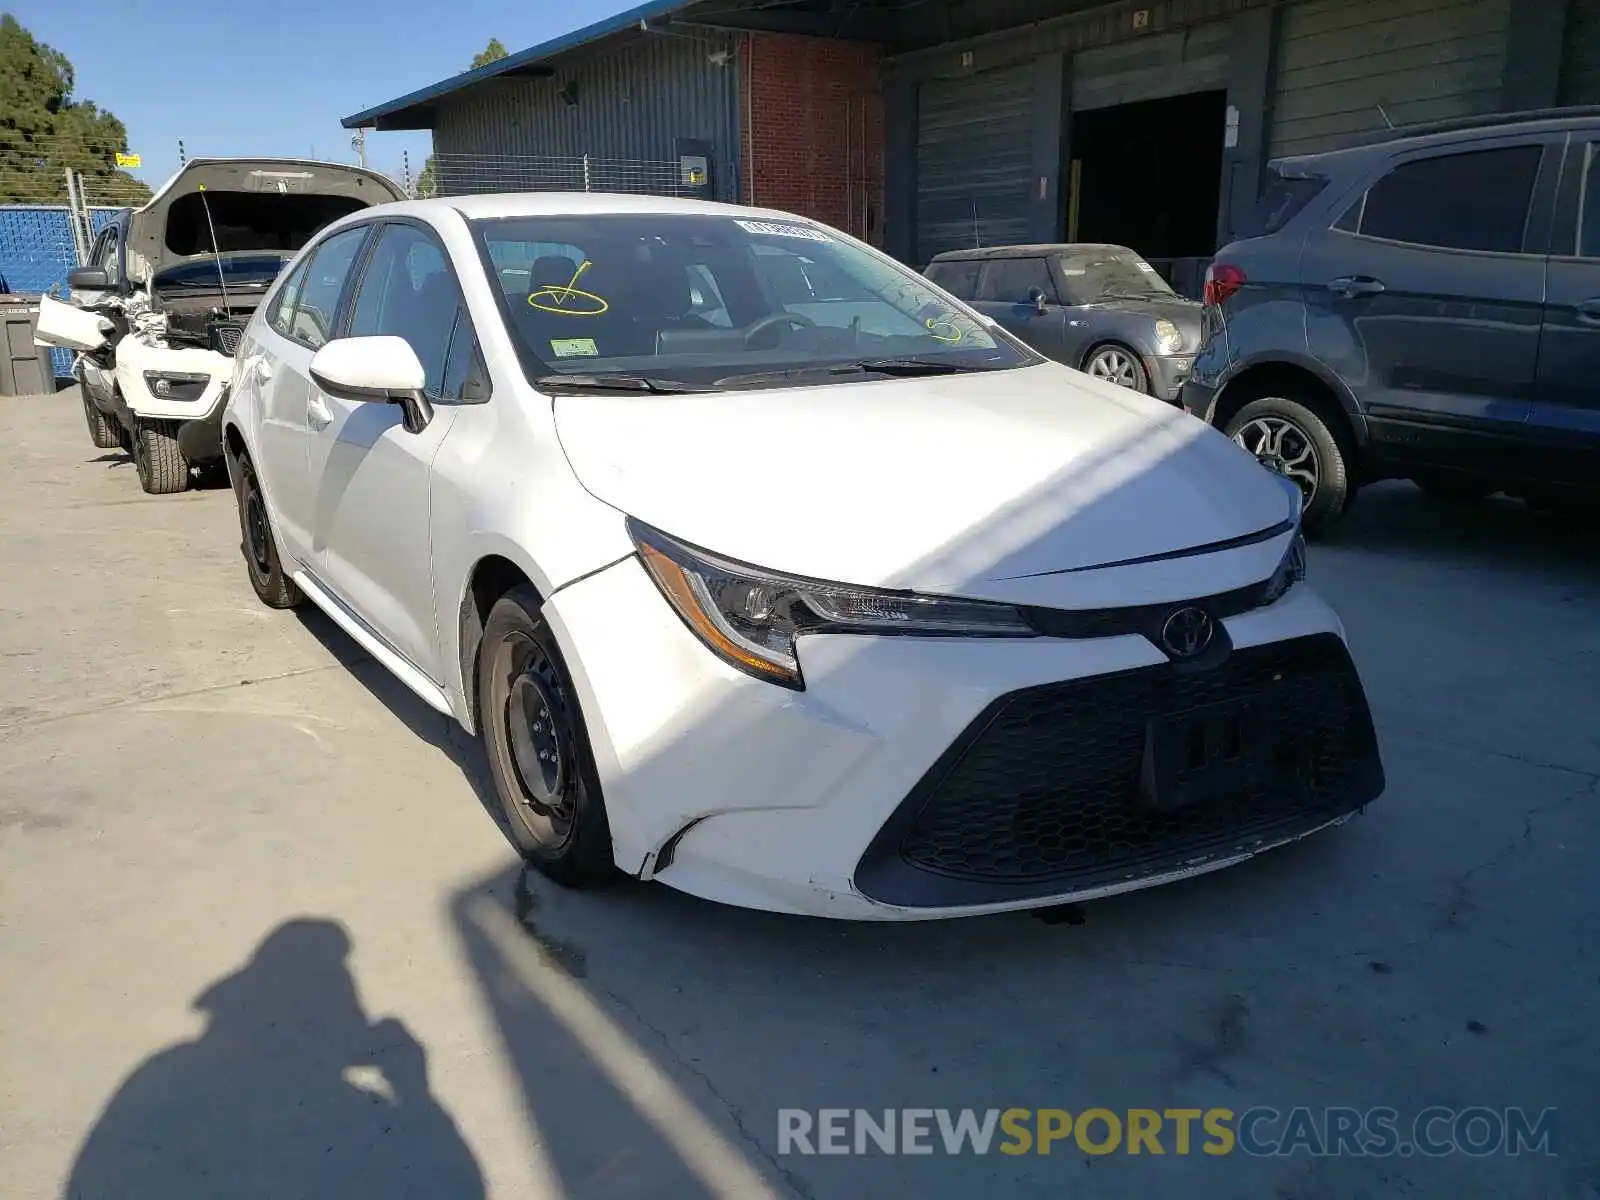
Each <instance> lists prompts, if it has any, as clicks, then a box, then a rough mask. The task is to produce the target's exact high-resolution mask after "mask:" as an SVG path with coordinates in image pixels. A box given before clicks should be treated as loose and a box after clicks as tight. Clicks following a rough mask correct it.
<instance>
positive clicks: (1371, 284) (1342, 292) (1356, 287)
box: [1328, 275, 1384, 300]
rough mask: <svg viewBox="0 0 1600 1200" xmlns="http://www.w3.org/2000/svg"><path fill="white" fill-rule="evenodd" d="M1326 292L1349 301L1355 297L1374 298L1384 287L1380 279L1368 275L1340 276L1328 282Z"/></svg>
mask: <svg viewBox="0 0 1600 1200" xmlns="http://www.w3.org/2000/svg"><path fill="white" fill-rule="evenodd" d="M1328 290H1329V291H1330V292H1333V293H1334V294H1335V295H1339V296H1343V297H1344V298H1345V299H1346V300H1351V299H1354V298H1355V297H1356V296H1376V295H1377V294H1378V293H1379V292H1381V291H1383V290H1384V287H1383V281H1382V280H1381V279H1374V278H1372V276H1370V275H1341V276H1339V278H1337V279H1330V280H1328Z"/></svg>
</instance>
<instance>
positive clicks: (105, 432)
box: [83, 391, 122, 450]
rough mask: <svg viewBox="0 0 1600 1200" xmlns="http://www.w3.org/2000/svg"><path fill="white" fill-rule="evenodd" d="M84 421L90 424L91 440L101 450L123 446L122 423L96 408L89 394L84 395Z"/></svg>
mask: <svg viewBox="0 0 1600 1200" xmlns="http://www.w3.org/2000/svg"><path fill="white" fill-rule="evenodd" d="M83 419H84V420H85V421H87V422H88V423H89V440H90V441H91V442H93V443H94V444H95V446H96V447H97V448H98V449H101V450H116V449H118V448H119V447H121V445H122V422H121V421H119V420H117V419H116V418H115V417H108V416H106V414H105V413H103V412H101V411H100V410H99V409H98V408H96V407H95V406H94V401H93V400H91V399H89V393H88V392H87V391H85V392H84V393H83Z"/></svg>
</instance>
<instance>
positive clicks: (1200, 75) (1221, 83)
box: [1072, 21, 1232, 112]
mask: <svg viewBox="0 0 1600 1200" xmlns="http://www.w3.org/2000/svg"><path fill="white" fill-rule="evenodd" d="M1231 29H1232V26H1231V25H1230V24H1229V23H1228V22H1226V21H1215V22H1212V23H1210V24H1208V25H1200V26H1196V27H1195V28H1192V29H1179V30H1175V31H1174V32H1172V33H1164V34H1160V35H1158V36H1156V37H1148V38H1136V39H1134V40H1132V41H1127V42H1120V43H1117V44H1115V45H1111V46H1102V47H1100V48H1098V49H1094V50H1085V51H1083V52H1082V53H1080V54H1077V55H1075V56H1074V57H1073V59H1072V110H1073V111H1074V112H1083V111H1086V110H1088V109H1091V108H1106V107H1109V106H1110V105H1113V104H1127V103H1130V102H1132V101H1136V100H1160V99H1162V98H1164V97H1167V96H1181V95H1183V94H1184V93H1186V92H1206V91H1222V90H1223V89H1225V88H1226V87H1227V86H1228V43H1229V33H1230V31H1231Z"/></svg>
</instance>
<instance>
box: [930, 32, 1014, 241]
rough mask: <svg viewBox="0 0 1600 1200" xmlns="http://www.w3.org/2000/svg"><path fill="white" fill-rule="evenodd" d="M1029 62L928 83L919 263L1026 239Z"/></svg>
mask: <svg viewBox="0 0 1600 1200" xmlns="http://www.w3.org/2000/svg"><path fill="white" fill-rule="evenodd" d="M1033 79H1034V71H1033V66H1032V65H1031V64H1028V65H1024V66H1020V67H1010V68H1007V69H1006V70H1003V71H985V72H981V73H979V74H977V75H970V76H968V77H966V78H964V79H939V80H930V81H929V82H927V83H925V84H923V85H922V87H921V89H920V92H919V95H918V99H917V261H918V262H923V263H925V262H927V260H928V259H930V258H931V257H933V255H935V254H938V253H939V252H941V251H943V250H956V249H963V248H966V247H972V246H1004V245H1009V244H1013V243H1017V242H1026V241H1027V240H1028V224H1029V216H1030V213H1031V207H1032V194H1031V185H1032V183H1033Z"/></svg>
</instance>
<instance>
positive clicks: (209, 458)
mask: <svg viewBox="0 0 1600 1200" xmlns="http://www.w3.org/2000/svg"><path fill="white" fill-rule="evenodd" d="M213 390H214V391H215V395H214V396H213V398H212V401H211V407H210V409H209V410H208V411H207V412H205V413H204V414H203V415H202V416H199V417H196V418H194V419H193V420H189V421H185V422H184V423H183V424H182V425H180V426H178V449H180V450H182V451H183V456H184V457H185V458H186V459H188V460H189V461H190V462H191V463H204V462H213V461H215V460H217V459H219V458H221V457H222V410H223V409H224V408H226V407H227V406H228V385H227V384H223V385H222V386H221V387H220V388H215V389H212V388H208V389H207V394H210V393H211V392H212V391H213Z"/></svg>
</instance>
